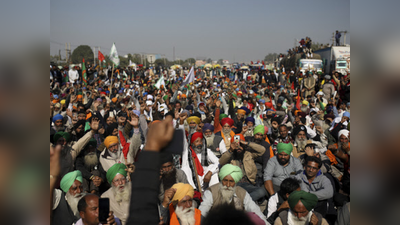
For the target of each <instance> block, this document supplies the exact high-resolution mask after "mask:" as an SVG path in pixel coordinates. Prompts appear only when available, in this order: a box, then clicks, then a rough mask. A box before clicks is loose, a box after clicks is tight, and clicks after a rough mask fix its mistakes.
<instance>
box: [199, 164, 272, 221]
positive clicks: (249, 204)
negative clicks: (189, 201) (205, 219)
mask: <svg viewBox="0 0 400 225" xmlns="http://www.w3.org/2000/svg"><path fill="white" fill-rule="evenodd" d="M242 177H243V173H242V169H240V167H238V166H234V165H232V164H226V165H225V166H223V167H222V168H221V170H220V172H219V179H220V183H219V184H215V185H213V186H211V187H210V188H208V189H207V190H206V191H205V192H204V197H203V202H202V203H201V205H200V207H199V210H200V211H201V215H203V216H207V213H208V212H209V211H210V210H211V209H213V208H214V207H217V206H219V205H222V204H234V205H235V208H236V209H240V210H245V211H247V212H254V213H255V214H256V215H257V216H259V217H260V218H261V219H262V220H263V221H264V222H265V223H266V219H265V216H264V215H263V214H262V212H261V211H260V208H259V207H258V206H257V205H256V203H255V202H254V201H253V200H252V199H251V197H250V195H249V193H247V192H246V190H245V189H243V188H241V187H240V186H237V185H236V184H237V183H238V182H239V181H240V180H241V179H242Z"/></svg>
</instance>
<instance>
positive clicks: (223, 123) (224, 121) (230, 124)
mask: <svg viewBox="0 0 400 225" xmlns="http://www.w3.org/2000/svg"><path fill="white" fill-rule="evenodd" d="M233 123H234V122H233V119H231V118H229V117H226V118H223V119H222V120H221V125H222V126H224V125H225V124H229V126H230V127H232V126H233Z"/></svg>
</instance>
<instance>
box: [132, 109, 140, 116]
mask: <svg viewBox="0 0 400 225" xmlns="http://www.w3.org/2000/svg"><path fill="white" fill-rule="evenodd" d="M132 112H133V114H135V115H136V116H138V117H139V116H140V111H139V110H132Z"/></svg>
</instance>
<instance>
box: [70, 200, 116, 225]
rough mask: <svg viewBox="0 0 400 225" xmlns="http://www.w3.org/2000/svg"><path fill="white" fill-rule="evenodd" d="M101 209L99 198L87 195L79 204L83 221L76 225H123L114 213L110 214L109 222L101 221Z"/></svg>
mask: <svg viewBox="0 0 400 225" xmlns="http://www.w3.org/2000/svg"><path fill="white" fill-rule="evenodd" d="M100 208H101V205H99V197H98V196H97V195H94V194H88V195H85V197H83V198H81V200H79V202H78V210H79V215H80V217H81V219H79V220H78V221H77V222H76V223H75V225H101V224H109V225H121V221H120V220H119V219H118V218H117V217H115V216H114V214H113V212H112V211H110V213H109V214H108V218H107V221H99V216H101V215H100V214H99V211H100V210H99V209H100ZM100 222H107V223H100Z"/></svg>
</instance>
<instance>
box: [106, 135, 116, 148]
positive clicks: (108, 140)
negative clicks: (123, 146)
mask: <svg viewBox="0 0 400 225" xmlns="http://www.w3.org/2000/svg"><path fill="white" fill-rule="evenodd" d="M115 143H118V137H117V136H108V137H106V139H105V140H104V145H105V146H106V147H107V148H108V147H109V146H110V145H111V144H115Z"/></svg>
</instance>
